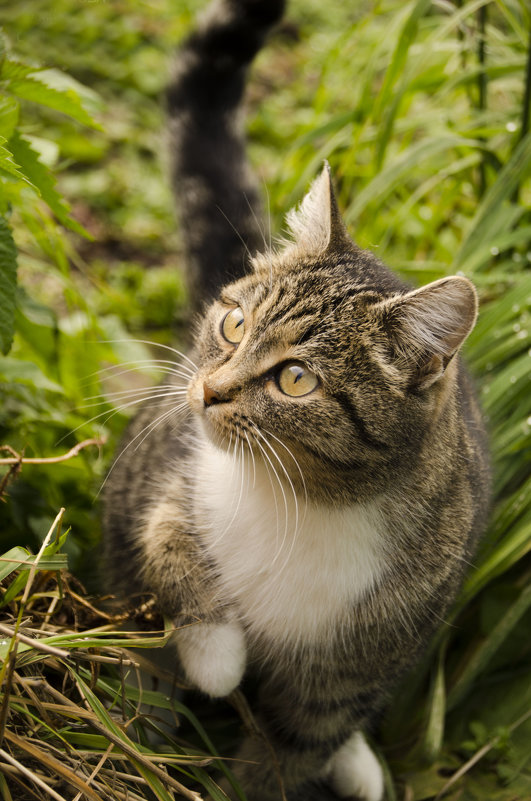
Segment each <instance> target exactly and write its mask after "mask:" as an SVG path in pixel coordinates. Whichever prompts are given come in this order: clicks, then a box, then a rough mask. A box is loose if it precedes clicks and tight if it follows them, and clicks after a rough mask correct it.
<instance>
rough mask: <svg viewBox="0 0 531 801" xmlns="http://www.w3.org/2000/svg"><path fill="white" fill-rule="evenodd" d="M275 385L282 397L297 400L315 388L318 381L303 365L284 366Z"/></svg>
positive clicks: (293, 363)
mask: <svg viewBox="0 0 531 801" xmlns="http://www.w3.org/2000/svg"><path fill="white" fill-rule="evenodd" d="M277 383H278V386H279V387H280V389H281V390H282V392H283V393H284V395H289V396H290V397H292V398H299V397H301V396H302V395H308V394H309V393H310V392H313V390H314V389H315V388H316V387H317V385H318V384H319V379H318V378H317V376H316V375H315V373H312V371H311V370H308V368H307V367H305V366H304V365H303V364H299V363H298V362H292V363H291V364H286V365H284V367H283V368H282V370H281V371H280V372H279V374H278V376H277Z"/></svg>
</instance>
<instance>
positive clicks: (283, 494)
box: [253, 423, 298, 565]
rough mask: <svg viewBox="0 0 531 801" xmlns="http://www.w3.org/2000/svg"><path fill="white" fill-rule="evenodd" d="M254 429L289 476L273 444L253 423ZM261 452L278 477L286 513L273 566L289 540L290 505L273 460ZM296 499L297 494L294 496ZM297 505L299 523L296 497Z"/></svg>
mask: <svg viewBox="0 0 531 801" xmlns="http://www.w3.org/2000/svg"><path fill="white" fill-rule="evenodd" d="M253 428H254V430H255V431H256V433H257V434H258V436H259V437H260V438H261V439H263V441H264V442H265V444H266V445H267V446H268V447H269V449H270V450H271V451H272V452H273V453H274V455H275V456H276V458H277V461H278V462H279V463H280V466H281V467H282V469H283V470H284V472H285V473H286V475H287V472H286V470H285V468H284V466H283V465H282V462H281V461H280V459H279V458H278V456H277V454H276V453H275V451H274V450H273V448H272V446H271V444H270V443H269V442H268V441H267V439H266V438H265V437H264V435H263V434H262V432H261V431H260V429H259V428H258V426H257V425H255V424H254V423H253ZM261 451H262V454H263V455H264V457H265V458H266V459H267V461H268V462H269V464H270V466H271V469H272V470H273V473H274V474H275V477H276V479H277V481H278V484H279V487H280V491H281V493H282V498H283V500H284V511H285V518H284V521H285V522H284V536H283V537H282V542H281V544H280V548H279V549H278V551H277V554H276V556H275V557H274V559H273V561H272V562H271V565H274V564H275V562H276V561H277V559H278V557H279V555H280V554H281V552H282V549H283V548H284V545H285V543H286V539H287V537H288V530H289V526H288V523H289V505H288V499H287V496H286V492H285V490H284V485H283V483H282V480H281V478H280V476H279V474H278V471H277V469H276V467H275V466H274V464H273V462H272V461H271V459H270V458H269V456H268V454H267V453H266V451H265V449H264V448H261ZM290 483H291V482H290ZM294 497H295V494H294ZM295 504H296V505H295V511H296V522H297V517H298V514H297V500H296V497H295Z"/></svg>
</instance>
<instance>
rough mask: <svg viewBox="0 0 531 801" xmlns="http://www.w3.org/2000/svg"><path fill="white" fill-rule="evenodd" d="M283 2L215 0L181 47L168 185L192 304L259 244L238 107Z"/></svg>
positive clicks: (234, 272) (171, 94) (171, 99)
mask: <svg viewBox="0 0 531 801" xmlns="http://www.w3.org/2000/svg"><path fill="white" fill-rule="evenodd" d="M284 5H285V0H214V2H213V3H212V4H211V5H210V6H209V7H208V8H207V10H206V12H205V13H204V16H203V18H202V19H201V21H200V22H199V24H198V26H197V28H196V30H195V31H194V32H193V33H192V35H191V36H190V37H189V38H188V39H187V40H186V41H185V42H184V44H183V46H182V47H181V49H180V51H179V55H178V58H177V61H176V66H175V69H174V73H173V77H172V80H171V83H170V85H169V87H168V89H167V95H166V96H167V106H168V112H169V117H170V135H171V151H172V169H173V187H174V191H175V196H176V200H177V206H178V212H179V215H180V221H181V226H182V232H183V239H184V247H185V255H186V268H187V278H188V282H189V286H190V298H191V302H192V305H193V306H194V307H195V308H199V307H200V305H201V304H202V302H203V301H205V300H209V299H210V298H211V297H213V296H214V295H215V294H216V293H217V291H218V290H219V288H220V287H221V286H222V285H223V284H226V283H227V282H228V281H230V280H233V279H235V278H239V277H240V276H242V275H243V274H244V272H245V269H246V262H247V260H248V256H249V254H253V253H255V252H257V251H258V250H263V249H264V228H263V223H262V221H261V208H260V203H259V199H258V192H257V187H256V184H255V181H254V179H253V176H252V174H251V172H250V170H249V167H248V164H247V161H246V156H245V140H244V136H243V133H242V130H241V122H242V121H241V119H240V118H241V114H240V113H239V112H240V106H241V100H242V95H243V92H244V88H245V77H246V72H247V68H248V66H249V64H250V63H251V61H252V59H253V57H254V56H255V54H256V53H257V52H258V50H259V49H260V47H261V46H262V44H263V42H264V39H265V37H266V35H267V33H268V32H269V30H270V28H271V27H272V26H273V25H274V23H275V22H277V20H278V19H279V18H280V17H281V15H282V12H283V10H284Z"/></svg>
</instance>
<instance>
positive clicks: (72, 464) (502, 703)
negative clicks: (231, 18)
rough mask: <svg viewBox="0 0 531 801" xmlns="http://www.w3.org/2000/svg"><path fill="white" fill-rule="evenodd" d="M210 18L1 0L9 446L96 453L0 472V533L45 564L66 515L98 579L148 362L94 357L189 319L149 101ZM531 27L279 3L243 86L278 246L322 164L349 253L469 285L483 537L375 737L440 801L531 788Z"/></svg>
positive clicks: (133, 350) (157, 110)
mask: <svg viewBox="0 0 531 801" xmlns="http://www.w3.org/2000/svg"><path fill="white" fill-rule="evenodd" d="M203 5H204V4H203V3H201V4H199V3H196V2H192V1H191V0H186V1H184V0H177V1H176V2H170V1H169V0H151V1H150V2H147V1H146V2H139V1H138V0H134V1H133V2H120V1H119V0H108V2H97V1H96V2H90V1H89V0H84V1H82V0H55V2H53V3H52V2H42V0H41V1H39V0H19V1H18V2H17V3H7V2H5V0H2V2H1V3H0V24H1V25H2V31H3V34H2V50H1V53H0V57H1V69H0V93H1V94H0V136H1V137H2V139H1V140H0V297H1V298H2V301H1V302H0V345H1V349H2V352H3V354H4V355H3V356H1V357H0V444H2V443H3V444H6V445H9V446H10V447H11V448H13V449H14V450H15V451H16V452H17V453H22V452H23V453H24V455H25V456H38V457H51V456H54V455H60V454H63V453H65V452H66V451H68V449H69V448H71V447H73V446H74V445H75V444H76V443H78V442H80V441H82V440H84V439H87V438H103V439H105V440H106V444H105V445H104V446H102V447H101V449H100V451H98V449H97V448H95V447H88V448H86V449H83V450H82V451H81V452H80V454H79V455H78V456H76V457H75V458H74V459H70V460H68V461H64V462H62V463H58V464H54V465H23V466H22V470H21V471H20V474H19V475H17V476H15V475H11V476H10V477H9V478H10V481H9V485H8V487H7V490H6V493H5V502H4V503H1V504H0V543H1V545H2V551H4V550H6V549H7V548H9V547H11V546H12V545H14V544H22V545H27V546H30V547H31V548H32V549H34V550H35V549H36V548H37V547H38V545H39V542H40V541H41V540H42V537H43V536H44V534H45V533H46V531H48V529H49V527H50V524H51V522H52V520H53V519H54V518H55V515H56V514H57V510H58V509H59V508H60V507H61V506H65V507H66V509H67V512H66V516H65V520H66V522H67V523H68V525H70V526H71V528H72V531H71V535H70V536H69V538H68V540H67V544H66V548H67V550H68V553H69V557H70V564H71V567H72V569H74V570H75V571H76V572H77V573H78V574H79V575H80V576H81V577H82V578H83V580H84V581H85V582H86V583H87V585H88V586H89V588H91V589H94V588H96V586H97V581H96V580H95V571H96V569H97V568H96V565H97V557H98V552H99V549H98V543H99V537H100V529H99V522H98V508H97V495H98V491H99V488H100V487H101V484H102V481H103V478H104V475H105V471H106V469H107V468H108V466H109V464H110V462H111V460H112V453H113V449H114V447H115V443H116V439H117V436H118V434H119V431H120V430H121V428H122V427H123V425H124V422H125V418H126V416H127V414H128V413H130V412H131V411H133V410H134V405H132V404H131V402H130V401H129V404H128V402H127V398H126V395H125V394H124V396H123V397H124V399H125V400H124V405H125V407H126V408H123V409H119V408H117V405H115V404H114V403H113V402H112V398H111V396H110V395H109V394H107V395H104V396H102V395H101V394H100V393H102V392H104V393H105V392H107V393H108V391H109V389H112V390H113V391H116V390H118V391H121V390H122V389H124V388H125V389H127V388H130V387H134V386H142V385H144V383H145V382H146V381H148V380H151V381H154V380H156V371H155V372H154V371H152V370H142V369H140V368H139V369H138V370H137V371H136V373H135V375H134V376H133V377H131V376H129V377H127V379H126V378H124V377H123V376H122V379H121V380H122V381H125V383H123V384H121V383H120V382H119V380H118V379H119V378H120V377H118V379H117V378H116V377H115V378H114V379H113V381H112V382H109V381H108V380H107V376H108V373H109V372H111V370H108V368H113V366H117V367H116V370H115V372H120V368H119V367H118V366H119V365H121V364H125V363H129V362H131V361H133V360H141V359H150V358H152V357H153V354H154V353H156V350H154V348H153V347H148V346H147V345H146V344H145V343H144V342H142V341H140V340H149V341H152V342H156V343H160V344H162V345H166V344H168V343H170V342H177V343H178V342H179V340H180V339H181V338H182V337H183V334H184V328H185V326H186V319H187V316H186V298H185V293H184V289H183V285H182V281H181V278H180V274H179V263H180V240H179V232H178V226H177V223H176V221H175V219H174V214H173V209H172V198H171V195H170V191H169V185H168V184H169V182H168V179H167V172H168V170H167V164H168V159H167V154H166V143H165V133H164V113H163V106H162V100H161V93H162V90H163V87H164V85H165V80H166V75H167V73H168V67H169V63H170V59H171V53H172V50H173V48H174V46H175V44H176V43H177V42H178V41H179V40H180V39H181V38H182V37H183V35H184V34H185V33H186V31H187V30H189V29H190V26H191V25H192V21H193V17H194V15H195V13H196V12H197V10H198V9H199V8H200V7H203ZM530 13H531V12H530V8H529V4H528V2H527V0H496V2H482V1H481V0H473V1H472V2H464V1H463V2H449V0H440V2H428V1H427V0H417V2H409V3H404V2H399V0H386V1H385V2H384V1H382V2H348V3H345V2H344V1H343V0H328V2H327V3H322V2H317V0H308V1H307V2H303V0H293V2H291V3H290V4H289V8H288V12H287V15H286V19H285V21H284V22H283V24H282V25H281V27H280V29H279V30H278V31H277V33H276V34H275V36H274V37H273V38H272V40H271V42H270V45H269V47H268V48H267V49H266V50H264V51H263V52H262V53H261V54H260V55H259V57H258V59H257V61H256V63H255V65H254V68H253V73H252V81H251V83H250V85H249V90H248V131H249V149H250V155H251V159H252V161H253V163H254V164H255V165H256V169H257V171H258V174H259V176H260V181H261V183H262V184H263V187H264V208H265V209H266V210H267V213H268V214H269V215H270V218H271V226H272V229H273V231H274V232H276V233H280V232H281V231H282V229H283V215H284V214H285V212H286V211H287V210H288V209H289V208H290V206H292V205H293V204H295V203H296V202H298V201H299V200H300V198H301V196H302V195H303V193H304V191H305V189H306V188H307V186H308V184H309V182H310V180H311V179H312V177H313V176H314V175H315V174H316V172H317V171H318V169H319V167H320V165H321V163H322V160H323V159H324V158H327V159H328V160H329V161H330V164H331V166H332V170H333V173H334V176H335V180H336V184H337V189H338V196H339V202H340V206H341V209H342V211H343V212H344V215H345V219H346V221H347V224H348V226H349V229H350V231H351V233H352V235H353V237H354V238H355V239H356V241H357V242H358V244H359V245H361V246H362V247H367V248H370V249H371V250H373V251H374V252H376V253H377V255H378V256H379V257H381V258H382V259H383V260H384V261H386V262H387V263H388V264H389V265H390V266H391V267H393V268H395V269H396V270H397V271H399V272H400V273H401V274H402V275H403V276H404V277H406V278H407V279H408V280H410V281H411V282H412V283H414V284H416V283H422V282H426V281H429V280H433V279H436V278H439V277H441V276H444V275H450V274H455V273H460V274H465V275H467V276H469V277H470V278H471V279H472V280H473V281H474V283H475V284H476V286H477V287H478V290H479V292H480V296H481V301H482V310H481V315H480V318H479V322H478V325H477V327H476V329H475V330H474V332H473V333H472V335H471V337H470V339H469V341H468V343H467V351H466V355H467V357H468V360H469V363H470V365H471V368H472V370H473V371H474V373H475V375H476V377H477V381H478V387H479V391H480V393H481V396H482V400H483V405H484V409H485V414H486V417H487V420H488V424H489V427H490V429H491V433H492V450H493V460H494V466H495V504H494V510H493V517H492V525H491V527H490V529H489V533H488V535H487V537H486V538H485V541H484V544H483V545H482V548H481V550H480V553H479V555H478V558H477V561H476V564H475V565H474V566H473V568H472V569H471V571H470V574H469V577H468V579H467V582H466V584H465V587H464V590H463V594H462V597H461V600H460V602H459V604H458V605H457V608H456V611H455V614H454V616H453V618H452V621H451V625H447V626H445V627H444V628H443V629H442V631H441V633H440V635H439V637H438V638H437V640H436V642H435V643H434V644H433V647H432V648H431V650H430V652H429V654H428V655H427V657H426V660H425V664H423V665H422V666H421V667H420V668H419V671H418V673H417V674H416V675H415V676H414V677H412V678H410V679H409V680H408V682H407V683H406V685H405V686H404V688H403V689H402V691H401V692H400V693H399V694H398V701H396V702H395V704H394V706H393V707H392V709H391V711H390V713H389V715H388V717H387V719H386V721H385V723H384V725H383V734H382V738H381V739H382V744H383V745H382V748H383V751H382V753H383V755H384V757H385V758H386V759H387V760H388V762H389V764H390V765H391V767H392V771H393V774H394V776H395V779H396V782H397V783H396V789H395V790H393V789H389V791H388V792H389V793H396V795H395V796H393V798H394V797H396V798H400V799H402V798H404V799H405V801H411V799H419V800H421V799H429V798H430V799H431V798H435V797H439V796H437V793H440V792H441V790H442V789H443V788H444V786H445V784H446V782H447V781H448V778H449V777H450V776H452V775H453V773H454V772H455V771H457V770H458V769H459V768H460V767H461V766H465V768H466V769H465V770H464V777H463V778H461V779H460V780H458V781H456V783H455V784H453V785H451V786H450V787H448V789H447V791H446V790H445V798H452V799H456V801H457V799H462V801H467V799H474V800H475V799H477V800H478V801H480V799H481V801H484V799H500V801H518V799H521V800H522V801H524V799H529V798H531V764H530V752H531V749H530V747H529V746H530V743H531V637H530V635H529V632H530V630H531V628H530V627H531V610H530V607H531V592H530V589H529V576H530V572H531V562H530V557H529V552H530V550H531V479H530V476H531V380H530V379H531V317H530V312H531V269H530V268H531V181H530V174H531V135H530V133H529V93H530V83H531V81H530V67H529V64H530V61H529V59H530V28H531V20H530ZM15 264H17V265H18V279H17V281H15ZM15 283H16V286H15ZM13 332H14V339H13V342H12V345H11V340H12V335H13ZM102 370H103V371H107V372H101V371H102ZM117 382H118V383H117ZM125 389H124V391H125ZM0 456H6V457H7V456H9V454H8V453H7V452H2V453H0ZM5 470H7V468H4V471H5ZM469 762H470V763H471V764H469ZM389 787H390V788H391V784H390V783H389ZM390 797H391V796H390Z"/></svg>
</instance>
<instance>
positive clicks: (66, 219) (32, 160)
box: [9, 132, 90, 238]
mask: <svg viewBox="0 0 531 801" xmlns="http://www.w3.org/2000/svg"><path fill="white" fill-rule="evenodd" d="M9 147H10V148H11V152H12V153H13V156H14V157H15V159H16V160H17V162H18V164H19V166H20V169H21V170H23V172H24V174H25V175H26V177H27V178H28V179H29V180H30V181H31V182H32V185H33V186H35V187H36V188H37V190H38V192H39V194H40V196H41V197H42V199H43V200H44V202H45V203H47V204H48V206H49V207H50V209H51V210H52V211H53V213H54V214H55V216H56V217H57V219H58V220H59V222H61V223H62V224H63V225H64V226H65V227H66V228H70V230H72V231H75V232H76V233H78V234H81V235H82V236H85V237H87V238H90V234H89V233H88V232H87V231H85V229H84V228H83V226H81V225H80V224H79V223H78V222H77V221H76V220H74V219H73V218H72V217H71V216H70V213H69V212H70V207H69V205H68V203H67V202H66V201H65V200H64V199H63V198H62V197H61V195H60V194H59V192H58V191H57V190H56V188H55V178H54V177H53V175H52V173H51V172H50V170H49V169H48V168H47V167H46V166H45V165H44V164H43V163H42V162H41V161H40V160H39V156H38V154H37V153H36V152H35V151H34V150H33V148H32V147H31V145H30V144H29V142H27V141H26V139H24V138H23V137H22V136H20V135H19V134H18V132H16V133H15V134H14V135H13V136H12V137H11V139H10V140H9Z"/></svg>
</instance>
